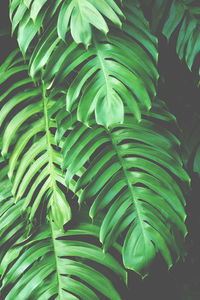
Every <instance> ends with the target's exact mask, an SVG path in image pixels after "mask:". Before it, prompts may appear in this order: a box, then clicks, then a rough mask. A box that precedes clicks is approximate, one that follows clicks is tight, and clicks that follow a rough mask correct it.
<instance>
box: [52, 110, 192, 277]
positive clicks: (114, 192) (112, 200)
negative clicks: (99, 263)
mask: <svg viewBox="0 0 200 300" xmlns="http://www.w3.org/2000/svg"><path fill="white" fill-rule="evenodd" d="M144 117H145V118H144ZM156 119H157V120H158V119H159V120H164V119H165V120H166V119H168V121H169V114H167V113H165V111H164V110H163V108H159V105H156V108H155V111H154V110H152V112H149V113H147V114H146V116H145V114H144V115H143V120H142V121H141V122H140V123H137V121H136V119H135V118H133V116H132V114H130V112H129V110H127V113H126V115H125V120H124V123H123V124H117V125H115V124H114V125H112V126H110V128H109V129H105V128H103V127H98V126H97V125H95V124H94V122H91V123H89V127H87V126H85V125H83V124H81V123H78V124H77V123H75V125H74V127H73V126H72V125H71V123H72V120H73V117H72V118H70V116H69V115H68V116H66V117H63V121H61V119H60V116H59V120H60V121H59V125H58V128H60V129H58V133H57V137H58V139H61V138H62V136H63V134H64V128H66V130H67V129H68V128H69V126H72V127H73V129H72V130H68V131H67V137H66V138H65V139H64V142H63V145H62V151H63V156H64V161H63V168H64V169H67V173H66V183H67V185H68V186H69V185H70V182H71V180H72V179H73V177H74V175H76V176H77V172H78V171H79V170H80V169H81V168H82V167H83V166H84V167H85V168H86V171H85V172H84V173H83V174H82V175H80V176H79V179H78V180H77V179H75V180H76V181H77V183H76V186H75V191H81V195H80V197H79V204H80V205H81V204H82V203H83V202H84V201H86V200H87V201H89V202H90V203H91V209H90V217H91V218H92V219H93V218H95V217H96V216H98V213H99V212H100V211H102V210H105V209H106V214H105V218H104V220H103V222H102V225H101V230H100V241H101V242H102V243H103V244H104V249H105V250H107V249H109V247H110V246H111V245H112V244H113V242H115V240H116V239H117V238H118V237H119V236H120V235H121V234H122V233H123V232H124V231H125V232H126V234H125V240H124V244H123V251H122V254H123V261H124V265H125V267H126V268H128V269H132V270H134V271H135V272H137V273H139V274H141V275H142V276H146V275H147V274H148V272H149V266H150V264H151V262H152V260H153V259H154V257H155V255H156V253H157V252H160V253H161V254H162V256H163V257H164V259H165V260H166V262H167V264H168V267H171V265H172V263H173V261H174V256H173V255H174V254H176V255H177V256H180V255H182V253H181V252H182V249H183V247H182V242H183V239H184V237H185V235H186V233H187V230H186V227H185V224H184V221H185V216H186V215H185V211H184V205H185V200H184V196H183V194H182V191H181V189H180V187H179V185H178V184H177V183H176V181H175V180H174V177H176V178H179V180H182V181H184V182H185V181H189V177H188V175H187V173H186V172H185V171H184V169H183V168H182V162H181V160H180V157H179V155H178V153H177V147H178V145H179V141H178V140H177V138H176V137H175V136H174V135H173V134H172V133H170V132H169V131H168V130H166V129H165V128H164V127H163V126H161V125H160V121H159V122H158V121H157V122H158V125H157V124H156V123H157V122H156ZM65 126H66V127H65ZM74 178H76V177H74ZM175 241H176V242H175ZM178 241H180V244H179V242H178ZM181 241H182V242H181Z"/></svg>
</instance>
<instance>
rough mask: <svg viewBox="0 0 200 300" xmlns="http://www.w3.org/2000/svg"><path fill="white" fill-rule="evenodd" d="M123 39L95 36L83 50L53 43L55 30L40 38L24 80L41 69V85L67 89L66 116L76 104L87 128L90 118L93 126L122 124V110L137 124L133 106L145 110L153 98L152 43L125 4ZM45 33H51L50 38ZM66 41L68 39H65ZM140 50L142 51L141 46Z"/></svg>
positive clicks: (136, 14) (143, 24)
mask: <svg viewBox="0 0 200 300" xmlns="http://www.w3.org/2000/svg"><path fill="white" fill-rule="evenodd" d="M124 12H125V14H126V20H127V21H126V23H125V24H124V31H123V35H122V34H121V33H119V34H118V33H117V32H116V31H115V30H114V29H113V30H111V31H110V34H109V36H108V38H107V39H106V38H105V36H104V35H102V34H100V33H98V32H97V33H96V35H95V39H94V43H93V45H91V46H90V47H89V48H88V49H87V50H86V49H83V48H82V47H81V46H77V45H76V43H75V42H71V43H70V44H69V46H68V48H67V49H66V44H65V43H61V42H60V43H58V42H59V41H58V39H57V34H56V31H55V30H52V31H51V30H50V31H48V32H47V33H44V35H43V36H42V37H41V39H40V42H39V43H38V45H37V46H36V48H35V50H34V53H33V55H32V57H31V60H30V74H31V76H32V77H34V76H36V74H37V72H38V71H39V70H41V68H42V67H43V66H44V65H45V64H46V67H45V73H44V81H45V82H47V83H49V84H50V85H51V84H52V83H53V84H54V85H53V87H54V86H55V87H58V86H60V85H63V84H65V86H64V90H65V89H66V84H67V85H69V89H68V91H67V95H66V106H67V110H69V111H70V110H71V109H72V108H73V105H74V103H78V111H77V115H78V119H79V120H80V121H82V122H84V123H87V122H88V121H89V119H90V116H91V114H93V113H95V116H96V121H97V123H98V124H101V125H104V126H106V127H108V126H109V125H110V124H113V123H115V122H119V123H122V122H123V119H124V104H125V105H128V106H129V109H130V111H131V112H132V113H133V114H134V115H135V116H136V118H137V119H138V120H139V121H140V119H141V112H140V108H139V105H138V103H140V104H141V106H144V107H146V108H147V109H149V108H150V107H151V100H150V97H151V96H155V94H156V89H155V85H156V80H157V78H158V73H157V69H156V66H155V64H156V61H157V49H156V39H155V38H154V37H153V36H152V35H151V34H150V33H149V28H148V23H147V22H145V21H144V17H143V14H142V12H141V10H140V9H139V8H138V7H137V6H136V5H135V6H133V7H132V5H131V4H130V3H129V2H128V3H127V4H126V6H125V8H124ZM50 32H51V33H50ZM69 40H70V37H69ZM141 44H142V45H141Z"/></svg>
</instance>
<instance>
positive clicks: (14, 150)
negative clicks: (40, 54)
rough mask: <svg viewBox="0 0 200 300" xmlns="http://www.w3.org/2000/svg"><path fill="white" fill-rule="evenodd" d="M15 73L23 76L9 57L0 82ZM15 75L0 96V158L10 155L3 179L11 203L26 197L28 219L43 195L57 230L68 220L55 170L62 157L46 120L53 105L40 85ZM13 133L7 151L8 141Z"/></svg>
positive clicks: (24, 68)
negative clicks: (12, 198)
mask: <svg viewBox="0 0 200 300" xmlns="http://www.w3.org/2000/svg"><path fill="white" fill-rule="evenodd" d="M21 71H27V66H26V65H25V64H24V63H23V62H22V61H21V58H20V57H19V58H17V56H16V52H13V53H12V54H11V55H10V56H9V57H8V59H7V60H6V61H5V63H4V64H3V65H2V66H1V73H2V78H3V80H2V81H4V82H8V79H9V78H10V76H11V75H18V74H19V72H21ZM18 76H21V77H22V79H21V80H19V81H18V82H16V83H15V84H13V85H11V86H10V87H9V88H6V91H5V92H4V93H3V94H2V95H1V96H0V101H1V103H2V108H1V111H0V116H1V117H0V126H2V127H1V129H2V130H4V132H3V137H2V154H3V156H5V155H6V154H7V153H8V151H9V150H10V151H11V157H10V159H9V172H8V175H9V177H10V179H11V180H12V182H13V186H12V193H13V195H14V196H15V199H16V201H17V200H19V199H21V198H22V197H23V196H24V195H26V199H25V200H24V204H23V209H24V210H25V209H26V208H27V207H28V206H29V205H31V212H30V220H32V219H33V216H34V215H35V213H36V211H37V209H38V207H39V205H40V203H41V201H42V200H43V198H44V196H45V195H47V193H48V196H47V199H48V204H47V205H48V208H49V207H51V210H52V212H53V218H54V221H55V222H56V224H57V225H58V226H59V227H60V228H62V226H63V224H64V223H66V222H67V221H69V220H70V218H71V210H70V206H69V204H68V202H67V200H66V197H65V187H64V180H63V177H62V176H63V175H62V171H61V170H60V163H61V161H62V158H61V154H60V152H59V149H58V148H57V147H56V146H55V141H54V134H53V130H54V131H55V127H56V125H55V122H53V119H51V116H52V114H54V113H55V112H56V111H57V110H58V109H59V105H56V106H54V104H55V103H56V98H54V99H53V98H51V97H49V98H47V95H46V90H45V87H44V85H43V86H34V85H33V82H32V80H31V79H30V78H27V77H26V76H27V75H26V74H25V73H23V74H22V72H21V74H20V75H18ZM6 80H7V81H6ZM59 103H60V104H62V101H60V102H59ZM19 130H20V135H18V141H17V142H16V144H15V145H14V147H13V146H12V141H13V139H14V138H16V135H17V134H18V132H19ZM15 171H16V172H15ZM43 201H44V200H43Z"/></svg>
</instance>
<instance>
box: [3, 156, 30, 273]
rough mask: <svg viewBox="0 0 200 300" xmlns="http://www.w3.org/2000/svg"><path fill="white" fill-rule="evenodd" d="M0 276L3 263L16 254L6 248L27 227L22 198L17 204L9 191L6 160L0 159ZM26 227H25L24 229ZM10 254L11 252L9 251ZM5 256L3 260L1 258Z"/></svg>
mask: <svg viewBox="0 0 200 300" xmlns="http://www.w3.org/2000/svg"><path fill="white" fill-rule="evenodd" d="M0 168H1V172H0V223H1V229H0V276H2V275H3V274H4V271H5V264H6V265H7V264H9V263H11V262H12V261H13V260H14V259H15V258H16V256H15V255H14V253H13V255H8V254H7V252H8V249H9V248H11V247H13V245H14V244H15V243H16V242H17V241H18V240H19V239H20V238H21V237H22V236H23V235H24V233H26V231H27V230H28V227H27V228H26V227H25V223H26V218H25V217H24V215H22V211H21V209H22V204H23V200H21V201H19V202H18V203H17V204H15V203H14V199H13V197H12V193H11V183H10V182H9V180H8V177H7V172H8V166H7V162H6V161H4V159H3V158H2V157H1V159H0ZM25 228H26V229H25ZM10 254H11V253H10ZM3 257H5V259H4V261H3V260H2V258H3Z"/></svg>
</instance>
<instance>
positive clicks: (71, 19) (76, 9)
mask: <svg viewBox="0 0 200 300" xmlns="http://www.w3.org/2000/svg"><path fill="white" fill-rule="evenodd" d="M118 15H119V16H121V17H123V16H124V15H123V13H122V11H121V10H120V8H119V7H118V6H117V5H116V3H115V1H113V0H102V1H95V0H82V1H78V0H71V1H68V0H65V1H64V3H63V5H62V7H61V9H60V12H59V16H58V26H57V27H58V35H59V37H60V38H61V39H62V40H64V41H65V37H66V33H67V31H68V25H69V26H70V31H71V35H72V37H73V39H74V41H75V42H76V43H77V44H79V43H83V44H84V45H86V47H88V46H89V45H90V44H91V40H92V27H91V25H92V26H94V27H95V28H97V29H98V30H100V31H102V32H103V33H104V34H105V35H106V34H107V33H108V31H109V27H108V25H107V22H106V20H105V19H104V17H107V18H108V19H109V21H111V22H113V23H114V24H116V25H117V26H119V27H121V26H122V23H121V21H120V19H119V16H118ZM103 16H104V17H103Z"/></svg>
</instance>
